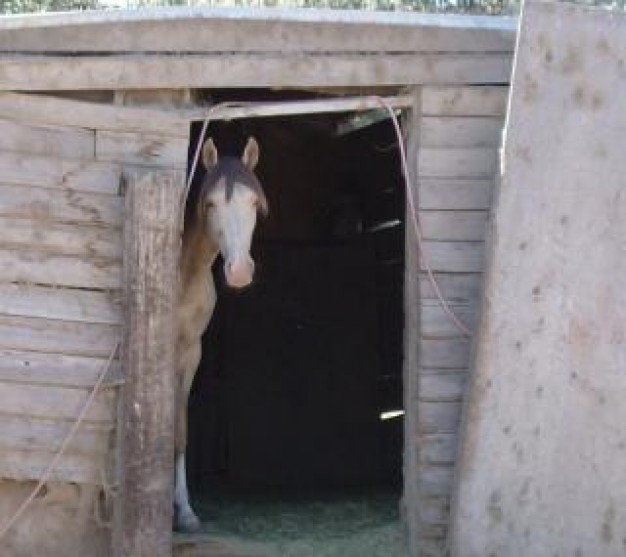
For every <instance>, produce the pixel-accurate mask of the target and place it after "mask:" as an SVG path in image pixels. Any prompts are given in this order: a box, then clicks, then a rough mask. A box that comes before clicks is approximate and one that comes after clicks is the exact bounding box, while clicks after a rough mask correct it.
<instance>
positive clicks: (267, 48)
mask: <svg viewBox="0 0 626 557" xmlns="http://www.w3.org/2000/svg"><path fill="white" fill-rule="evenodd" d="M133 15H139V14H133V13H132V12H130V13H127V14H125V15H124V16H123V18H122V17H120V16H119V15H117V16H115V17H114V14H112V13H111V12H104V13H100V14H80V15H79V14H73V17H72V16H68V15H64V21H63V22H62V23H61V22H60V21H59V16H58V15H57V16H56V20H55V21H51V20H50V19H49V20H48V21H45V22H44V21H39V22H33V20H32V18H31V19H30V20H29V19H26V18H21V19H18V20H17V21H8V22H4V23H3V26H2V28H3V30H2V34H0V50H2V51H4V52H35V53H36V52H42V50H43V49H42V45H45V50H46V52H76V51H80V52H129V53H130V52H133V53H142V52H169V53H174V54H182V53H206V52H215V53H222V52H284V53H313V52H333V51H337V52H356V53H361V52H385V51H390V52H409V51H413V52H446V51H450V52H460V51H476V52H512V51H513V48H514V40H515V20H514V19H513V18H493V17H491V18H486V17H480V16H473V17H471V16H463V17H459V16H455V15H449V14H446V16H445V17H444V18H442V17H441V16H438V15H432V14H415V13H406V12H404V13H401V14H400V13H391V12H388V13H384V14H383V13H380V12H378V13H372V12H355V11H351V12H347V13H341V12H339V13H337V11H336V10H333V11H328V10H315V11H313V12H312V13H310V12H309V13H307V12H305V13H302V10H300V11H297V10H289V11H287V10H284V9H283V10H280V9H274V10H272V14H271V17H268V15H267V13H266V12H265V11H263V10H254V9H253V8H248V9H247V10H245V12H242V11H237V10H230V11H228V10H223V9H222V10H220V9H219V8H218V9H215V8H207V7H200V8H199V7H197V6H194V7H193V8H188V9H187V10H185V9H184V8H177V13H176V14H174V13H169V14H168V13H167V12H163V11H161V12H159V13H158V14H154V15H147V14H145V13H141V14H140V15H141V17H140V18H136V19H135V18H133V17H132V16H133ZM87 16H89V20H87ZM96 18H98V19H96ZM131 18H132V19H131ZM122 19H124V21H122Z"/></svg>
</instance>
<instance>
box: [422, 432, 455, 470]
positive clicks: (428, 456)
mask: <svg viewBox="0 0 626 557" xmlns="http://www.w3.org/2000/svg"><path fill="white" fill-rule="evenodd" d="M416 439H417V444H418V447H419V458H420V464H422V465H424V464H454V461H455V459H456V451H457V434H456V433H427V434H424V433H422V434H419V435H418V436H417V437H416Z"/></svg>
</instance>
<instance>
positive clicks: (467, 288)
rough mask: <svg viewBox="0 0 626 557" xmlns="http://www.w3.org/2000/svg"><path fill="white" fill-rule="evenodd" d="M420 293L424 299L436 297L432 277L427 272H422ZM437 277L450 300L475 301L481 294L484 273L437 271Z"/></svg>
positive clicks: (442, 290)
mask: <svg viewBox="0 0 626 557" xmlns="http://www.w3.org/2000/svg"><path fill="white" fill-rule="evenodd" d="M419 278H420V294H421V298H422V300H425V299H435V298H436V297H437V296H436V294H435V291H434V290H433V287H432V284H431V282H430V279H429V278H428V276H427V275H426V274H425V273H420V277H419ZM435 279H436V281H437V284H438V286H439V289H440V290H441V293H442V295H443V297H444V298H445V299H446V300H448V301H450V300H453V301H458V302H467V301H471V302H475V300H477V299H478V298H479V296H480V290H481V287H482V274H480V273H464V274H450V273H435Z"/></svg>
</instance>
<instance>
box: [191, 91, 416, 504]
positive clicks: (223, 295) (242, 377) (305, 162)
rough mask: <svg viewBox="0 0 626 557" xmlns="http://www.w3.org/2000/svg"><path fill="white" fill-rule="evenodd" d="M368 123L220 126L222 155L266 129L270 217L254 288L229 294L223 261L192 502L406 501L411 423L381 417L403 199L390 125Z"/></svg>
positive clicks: (389, 376)
mask: <svg viewBox="0 0 626 557" xmlns="http://www.w3.org/2000/svg"><path fill="white" fill-rule="evenodd" d="M226 98H228V95H226ZM235 98H237V97H236V96H235ZM217 100H219V99H217ZM274 100H276V99H275V98H274ZM368 118H369V120H368V119H363V118H362V117H358V118H355V117H354V115H350V114H334V115H323V116H319V115H317V116H298V117H281V118H272V119H256V120H253V119H250V120H244V121H237V122H232V123H221V122H219V123H217V122H215V123H211V125H210V126H209V132H208V136H211V137H213V138H214V139H215V142H216V144H217V147H218V150H219V151H220V152H221V153H223V154H239V153H240V152H241V150H242V148H243V145H244V144H245V141H246V138H247V137H248V136H249V135H254V136H255V137H256V138H257V140H258V142H259V144H260V149H261V156H260V162H259V166H258V169H257V171H258V175H259V178H260V180H261V182H262V184H263V186H264V189H265V191H266V194H267V197H268V199H269V205H270V215H269V217H268V218H267V219H266V220H262V221H261V222H260V223H259V225H258V228H257V233H256V237H255V242H254V245H253V257H254V259H255V261H256V263H257V271H256V277H255V284H254V286H253V287H252V288H251V289H249V290H247V291H245V292H241V293H233V292H231V291H229V290H227V289H225V288H224V287H223V286H221V284H222V280H221V273H222V271H221V267H220V265H221V263H220V262H218V263H217V265H216V269H215V277H216V282H217V283H218V303H217V307H216V310H215V313H214V316H213V319H212V322H211V324H210V326H209V329H208V331H207V333H206V334H205V336H204V342H203V358H202V362H201V365H200V369H199V371H198V374H197V376H196V380H195V383H194V387H193V390H192V395H191V399H190V404H189V416H190V439H189V448H188V476H189V482H190V486H191V493H192V498H193V499H202V498H203V496H204V495H205V494H206V495H207V497H210V498H216V497H217V498H219V497H227V496H228V494H229V493H238V494H241V493H254V494H270V495H271V496H277V495H288V496H295V495H301V494H312V493H313V494H319V493H330V492H334V493H337V492H342V491H352V492H354V491H359V490H375V489H386V490H392V491H397V493H398V495H399V491H400V488H401V459H402V429H403V427H402V425H403V424H402V421H403V420H402V418H401V417H398V418H395V419H383V418H386V417H387V415H386V414H385V413H387V412H389V411H394V410H401V409H402V382H401V368H402V329H403V291H402V288H403V271H404V214H405V194H404V186H403V181H402V175H401V171H400V164H399V156H398V150H397V148H396V137H395V134H394V131H393V127H392V125H391V123H390V122H389V121H388V120H383V119H380V120H379V119H378V118H377V117H376V114H373V115H372V114H370V115H369V116H368ZM199 129H200V124H198V125H194V126H193V128H192V138H194V141H196V142H197V138H198V135H199ZM193 147H194V145H193V141H192V148H193ZM190 203H193V191H192V195H190Z"/></svg>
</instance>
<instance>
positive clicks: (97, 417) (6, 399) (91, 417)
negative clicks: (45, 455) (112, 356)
mask: <svg viewBox="0 0 626 557" xmlns="http://www.w3.org/2000/svg"><path fill="white" fill-rule="evenodd" d="M88 395H89V389H66V388H62V387H52V386H49V385H45V386H41V385H18V384H13V383H0V400H2V413H3V414H11V415H16V416H23V417H34V418H46V419H56V420H75V419H76V418H77V417H78V414H79V412H80V411H81V409H82V407H83V406H84V404H85V401H86V400H87V396H88ZM114 400H115V396H114V393H113V392H111V391H108V390H105V391H103V392H101V393H99V394H98V395H97V396H96V398H95V400H94V402H93V403H92V405H91V406H90V407H89V410H88V411H87V415H86V418H85V422H99V423H106V424H111V423H113V418H114V408H115V405H114Z"/></svg>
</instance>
